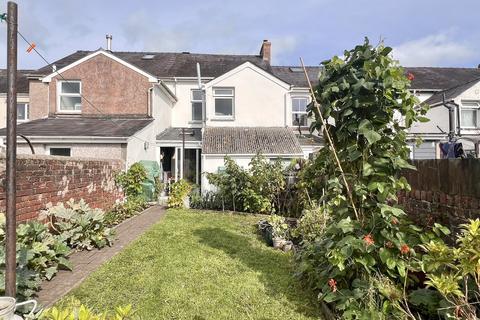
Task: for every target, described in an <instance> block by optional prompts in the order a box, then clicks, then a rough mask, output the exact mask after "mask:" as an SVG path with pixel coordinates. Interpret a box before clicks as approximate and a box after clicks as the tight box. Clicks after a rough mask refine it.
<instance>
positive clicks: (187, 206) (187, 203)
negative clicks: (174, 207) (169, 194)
mask: <svg viewBox="0 0 480 320" xmlns="http://www.w3.org/2000/svg"><path fill="white" fill-rule="evenodd" d="M183 207H184V208H185V209H190V197H185V199H183Z"/></svg>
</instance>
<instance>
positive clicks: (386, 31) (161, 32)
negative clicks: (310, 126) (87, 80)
mask: <svg viewBox="0 0 480 320" xmlns="http://www.w3.org/2000/svg"><path fill="white" fill-rule="evenodd" d="M17 3H18V10H19V26H18V27H19V31H20V32H21V33H22V34H23V35H24V36H25V37H26V38H27V39H28V40H29V41H31V42H34V43H35V44H36V48H37V50H38V51H39V52H40V53H42V55H43V56H44V57H45V58H46V59H47V61H49V62H53V61H55V60H57V59H60V58H62V57H64V56H66V55H68V54H70V53H73V52H75V51H77V50H96V49H98V48H100V47H103V48H105V47H106V40H105V35H106V34H107V33H108V34H112V35H113V43H112V49H113V51H164V52H182V51H189V52H196V53H227V54H258V52H259V49H260V45H261V42H262V41H263V39H269V40H270V41H271V42H272V64H274V65H298V64H299V57H303V59H304V60H305V62H306V64H308V65H318V64H319V63H320V62H321V61H323V60H326V59H329V58H331V57H332V56H334V55H342V54H343V51H344V50H346V49H351V48H353V47H354V46H355V45H357V44H359V43H362V42H363V39H364V37H365V36H367V37H369V38H370V41H371V42H372V43H373V44H377V43H379V41H380V39H383V41H384V43H385V45H387V46H391V47H393V48H394V51H393V56H394V58H395V59H398V60H399V61H400V63H401V64H402V65H404V66H409V67H411V66H444V67H477V66H478V65H479V64H480V25H479V23H478V21H479V19H478V12H479V11H480V0H456V1H451V0H343V1H338V0H336V1H335V0H254V1H251V0H236V1H230V0H223V1H222V0H202V1H198V0H197V1H193V0H189V1H180V0H177V1H163V0H157V1H154V0H150V1H147V0H136V1H133V0H129V1H126V0H124V1H120V0H117V1H113V0H80V1H79V0H76V1H72V0H41V1H40V0H18V1H17ZM6 7H7V2H6V1H4V0H2V2H1V5H0V11H1V12H6ZM18 43H19V47H18V67H19V69H20V68H21V69H36V68H40V67H42V66H44V65H45V62H43V61H42V60H41V59H40V58H39V57H38V56H37V55H36V54H35V53H27V52H26V49H27V47H28V45H27V44H26V43H24V42H23V40H21V39H20V38H19V40H18ZM0 44H1V45H0V67H1V68H5V65H6V24H5V23H4V22H3V23H2V24H1V25H0Z"/></svg>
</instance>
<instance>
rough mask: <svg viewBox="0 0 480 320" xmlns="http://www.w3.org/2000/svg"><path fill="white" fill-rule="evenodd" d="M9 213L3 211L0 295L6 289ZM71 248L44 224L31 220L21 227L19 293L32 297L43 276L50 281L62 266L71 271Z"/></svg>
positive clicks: (0, 238)
mask: <svg viewBox="0 0 480 320" xmlns="http://www.w3.org/2000/svg"><path fill="white" fill-rule="evenodd" d="M4 228H5V216H4V215H3V214H0V295H3V294H4V292H5V287H4V280H5V231H4ZM69 252H70V248H69V247H67V245H66V244H65V243H64V242H63V241H61V239H59V238H57V237H55V236H54V235H52V234H51V233H50V232H49V231H48V229H47V227H45V226H44V225H43V224H41V223H39V222H36V221H31V222H28V223H25V224H21V225H19V226H18V227H17V292H18V297H20V298H24V299H25V298H29V297H31V296H32V295H33V294H34V293H35V291H37V290H38V289H39V286H40V283H41V281H42V279H47V280H50V279H51V278H52V277H53V276H54V275H55V274H56V273H57V271H58V270H59V269H66V270H71V263H70V262H69V261H68V260H67V255H68V253H69Z"/></svg>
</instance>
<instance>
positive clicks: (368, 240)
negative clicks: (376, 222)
mask: <svg viewBox="0 0 480 320" xmlns="http://www.w3.org/2000/svg"><path fill="white" fill-rule="evenodd" d="M363 242H365V244H366V245H367V247H368V246H371V245H372V244H375V241H374V240H373V237H372V235H371V234H370V233H369V234H367V235H366V236H365V237H363Z"/></svg>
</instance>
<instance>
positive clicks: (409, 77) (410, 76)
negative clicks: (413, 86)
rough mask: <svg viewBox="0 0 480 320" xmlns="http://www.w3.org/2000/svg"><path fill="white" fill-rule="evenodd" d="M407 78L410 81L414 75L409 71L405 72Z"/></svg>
mask: <svg viewBox="0 0 480 320" xmlns="http://www.w3.org/2000/svg"><path fill="white" fill-rule="evenodd" d="M407 79H408V80H410V81H412V80H413V79H415V76H414V75H413V73H411V72H409V73H407Z"/></svg>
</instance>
